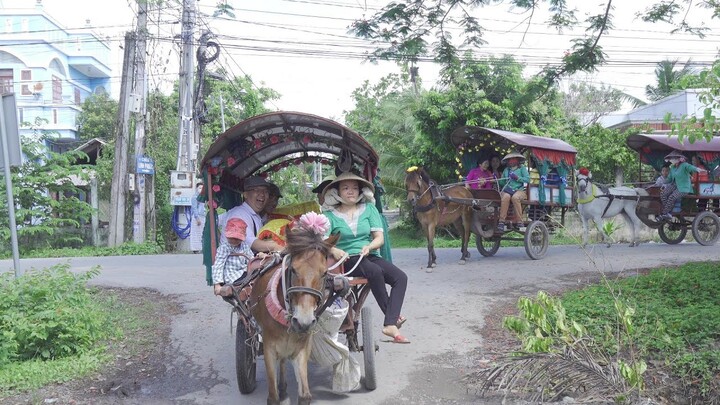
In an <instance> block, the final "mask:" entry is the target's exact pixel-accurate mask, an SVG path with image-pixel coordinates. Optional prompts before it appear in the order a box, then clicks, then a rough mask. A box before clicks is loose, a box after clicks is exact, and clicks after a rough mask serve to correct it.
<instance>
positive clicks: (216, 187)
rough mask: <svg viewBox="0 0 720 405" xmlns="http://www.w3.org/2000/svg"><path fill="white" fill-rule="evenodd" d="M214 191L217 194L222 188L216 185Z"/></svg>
mask: <svg viewBox="0 0 720 405" xmlns="http://www.w3.org/2000/svg"><path fill="white" fill-rule="evenodd" d="M213 191H214V192H216V193H217V192H218V191H220V186H219V185H217V184H215V185H214V186H213Z"/></svg>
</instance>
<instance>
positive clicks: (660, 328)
mask: <svg viewBox="0 0 720 405" xmlns="http://www.w3.org/2000/svg"><path fill="white" fill-rule="evenodd" d="M719 268H720V263H718V262H707V263H689V264H685V265H683V266H680V267H678V268H658V269H655V270H652V271H651V272H650V273H649V274H647V275H641V276H636V277H630V278H625V279H618V280H612V281H609V283H608V285H607V286H606V285H604V284H599V285H595V286H591V287H588V288H584V289H582V290H579V291H573V292H569V293H566V294H564V295H563V297H562V304H563V306H564V307H565V309H566V313H567V316H568V318H569V319H572V320H575V321H577V322H579V323H581V324H583V325H585V326H586V327H587V328H588V332H589V333H590V334H591V335H593V336H594V337H595V339H597V340H598V341H599V342H600V343H601V345H602V346H603V347H605V349H606V350H608V351H609V352H610V353H613V352H614V351H617V350H618V347H620V346H619V344H618V342H617V337H616V333H615V332H616V329H617V322H618V320H617V311H616V309H615V305H614V300H613V296H619V297H620V299H621V300H622V301H623V302H625V303H626V304H627V305H628V306H630V307H632V308H634V310H635V314H634V316H633V317H632V329H631V331H630V334H629V336H628V337H627V339H628V340H629V341H631V343H632V344H633V346H634V347H635V349H636V350H637V351H638V353H640V354H641V355H642V356H643V357H645V358H648V359H656V360H659V361H661V362H664V363H665V364H668V365H670V366H671V368H672V370H673V371H674V373H675V374H676V375H677V376H678V377H680V378H681V379H682V381H683V382H684V383H685V384H686V385H687V386H690V387H694V388H697V389H698V390H699V391H700V392H701V393H703V394H706V393H708V392H709V391H710V390H720V387H718V386H717V385H718V384H720V381H719V378H718V376H719V375H720V374H719V373H720V294H718V291H720V271H719ZM715 392H717V391H715Z"/></svg>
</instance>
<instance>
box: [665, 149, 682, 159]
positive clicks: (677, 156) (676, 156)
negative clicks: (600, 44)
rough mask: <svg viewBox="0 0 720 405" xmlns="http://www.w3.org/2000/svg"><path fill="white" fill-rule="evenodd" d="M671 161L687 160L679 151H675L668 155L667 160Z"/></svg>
mask: <svg viewBox="0 0 720 405" xmlns="http://www.w3.org/2000/svg"><path fill="white" fill-rule="evenodd" d="M670 159H685V156H684V155H683V154H682V153H680V152H679V151H677V150H674V151H672V152H670V153H668V154H667V156H665V160H670Z"/></svg>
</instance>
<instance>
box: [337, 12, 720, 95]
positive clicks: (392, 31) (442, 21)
mask: <svg viewBox="0 0 720 405" xmlns="http://www.w3.org/2000/svg"><path fill="white" fill-rule="evenodd" d="M498 2H499V1H489V0H428V1H408V2H396V1H393V2H390V3H388V4H387V5H386V6H385V7H383V8H382V9H381V10H379V11H378V12H377V13H375V14H374V15H373V16H372V17H370V18H367V19H365V18H363V19H360V20H356V21H354V22H353V24H352V25H351V27H350V31H351V32H352V33H353V34H355V35H356V36H358V37H361V38H365V39H369V40H372V41H373V44H374V46H375V50H374V51H373V52H371V53H370V55H369V58H370V59H386V60H397V61H400V62H404V63H411V64H412V63H415V62H417V61H419V60H421V59H423V58H427V57H431V58H433V59H434V60H436V61H438V62H440V63H442V64H443V65H446V66H447V65H450V64H454V63H456V62H457V60H458V59H459V58H460V57H459V55H460V54H462V52H464V51H465V50H467V49H472V48H481V47H482V46H483V45H485V44H486V42H485V40H484V39H483V31H484V29H483V27H482V22H481V20H480V19H479V18H478V17H476V16H478V15H482V14H481V13H479V12H476V13H472V11H473V9H474V8H482V7H485V6H490V5H493V4H494V3H498ZM568 3H569V2H568V1H566V0H540V1H528V0H509V1H508V2H506V4H508V6H509V7H510V8H511V9H512V10H513V11H514V12H516V10H520V11H525V12H526V13H527V15H528V18H527V19H526V22H527V24H530V23H532V20H533V16H535V15H536V12H537V14H540V13H539V12H540V10H541V8H543V7H546V8H547V10H548V11H549V13H550V17H549V19H548V20H547V24H548V26H550V27H552V28H555V29H557V30H558V31H562V30H564V29H568V28H573V27H578V26H583V27H584V28H585V33H586V34H585V35H584V36H583V37H581V38H577V39H574V40H573V41H572V45H571V46H570V48H571V50H570V51H569V52H567V53H566V54H564V55H562V56H561V55H558V57H557V63H555V64H554V65H552V66H547V67H546V68H545V69H544V70H543V72H542V73H541V74H540V75H539V76H540V77H543V78H544V81H545V83H546V84H552V83H554V82H555V81H556V80H557V79H558V78H559V77H560V76H562V75H571V74H573V73H576V72H581V71H584V72H592V71H593V70H595V69H596V68H597V66H599V65H601V64H602V63H604V62H605V54H604V53H603V49H602V46H601V41H600V40H601V38H602V37H603V36H604V35H607V34H608V33H610V32H611V30H612V29H613V15H612V13H611V11H612V10H613V0H606V1H605V2H603V3H601V5H600V7H601V8H598V12H596V13H592V12H591V13H590V14H589V15H587V17H586V18H585V19H584V20H582V21H581V20H580V19H579V18H578V15H577V14H578V12H577V9H576V8H575V7H574V6H573V5H572V3H571V4H568ZM576 3H578V4H579V3H580V2H576ZM583 3H584V2H583ZM693 6H694V4H693V3H692V2H689V1H683V2H677V1H666V0H660V1H657V2H656V3H654V4H652V5H650V7H648V8H647V9H645V10H638V12H637V15H638V16H639V17H640V19H641V20H643V21H646V22H658V21H662V22H665V23H669V24H672V25H674V27H675V31H683V32H690V33H694V34H697V35H700V36H702V35H703V33H704V32H705V31H706V30H707V29H708V28H707V27H704V26H701V27H694V26H691V25H690V24H689V23H688V19H687V18H686V17H687V15H688V13H689V12H690V11H692V8H693ZM702 7H703V8H706V9H710V10H711V12H712V11H714V12H712V14H711V18H715V17H717V16H718V15H720V14H718V13H717V9H718V5H717V2H716V1H714V0H713V1H706V2H703V5H702ZM528 26H529V25H528ZM458 31H460V35H457V37H458V38H457V39H454V38H453V35H451V32H453V33H457V32H458Z"/></svg>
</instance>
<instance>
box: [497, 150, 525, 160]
mask: <svg viewBox="0 0 720 405" xmlns="http://www.w3.org/2000/svg"><path fill="white" fill-rule="evenodd" d="M512 158H517V159H523V160H525V156H523V155H521V154H519V153H517V152H510V153H508V154H507V155H505V157H504V158H502V161H503V162H504V161H506V160H508V159H512Z"/></svg>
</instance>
